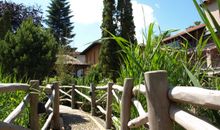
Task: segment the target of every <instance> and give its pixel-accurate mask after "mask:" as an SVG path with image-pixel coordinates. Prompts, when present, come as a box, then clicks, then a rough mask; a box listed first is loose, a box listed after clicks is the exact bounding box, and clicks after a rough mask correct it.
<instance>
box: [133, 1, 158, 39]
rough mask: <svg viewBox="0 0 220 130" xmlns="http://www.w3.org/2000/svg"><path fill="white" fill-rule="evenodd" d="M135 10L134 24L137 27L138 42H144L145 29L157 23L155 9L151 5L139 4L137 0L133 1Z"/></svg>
mask: <svg viewBox="0 0 220 130" xmlns="http://www.w3.org/2000/svg"><path fill="white" fill-rule="evenodd" d="M131 2H132V8H133V16H134V24H135V26H136V28H135V31H136V38H137V40H138V42H143V35H142V32H143V29H145V28H144V27H148V25H149V24H150V23H152V22H154V21H155V18H154V15H153V12H154V10H153V8H152V7H150V6H149V5H146V4H142V3H138V2H137V1H136V0H133V1H131Z"/></svg>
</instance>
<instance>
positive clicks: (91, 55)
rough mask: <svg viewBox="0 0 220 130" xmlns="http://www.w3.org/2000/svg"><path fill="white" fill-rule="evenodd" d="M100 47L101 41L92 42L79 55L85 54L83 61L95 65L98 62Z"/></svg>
mask: <svg viewBox="0 0 220 130" xmlns="http://www.w3.org/2000/svg"><path fill="white" fill-rule="evenodd" d="M100 49H101V41H100V40H96V41H94V42H92V43H91V44H90V45H89V46H88V47H87V48H86V49H85V50H84V51H82V52H81V53H80V55H82V56H85V63H87V64H89V65H95V64H97V63H98V62H99V52H100Z"/></svg>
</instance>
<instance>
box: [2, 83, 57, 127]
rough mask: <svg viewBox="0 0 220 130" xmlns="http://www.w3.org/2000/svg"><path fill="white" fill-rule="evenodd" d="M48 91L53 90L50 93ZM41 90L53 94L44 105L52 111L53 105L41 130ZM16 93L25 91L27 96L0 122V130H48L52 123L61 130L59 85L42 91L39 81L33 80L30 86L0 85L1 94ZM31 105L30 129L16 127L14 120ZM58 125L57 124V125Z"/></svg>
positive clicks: (17, 84) (16, 84)
mask: <svg viewBox="0 0 220 130" xmlns="http://www.w3.org/2000/svg"><path fill="white" fill-rule="evenodd" d="M48 89H51V90H50V91H48ZM41 90H46V91H45V92H46V93H51V94H50V96H49V98H48V100H47V102H46V104H45V105H44V107H45V110H47V111H48V112H49V111H50V110H49V108H50V106H51V104H53V106H52V112H51V113H50V114H49V116H48V118H47V119H46V122H45V124H44V125H43V127H42V128H40V124H39V122H40V120H39V114H40V113H39V112H40V110H39V102H40V101H39V94H40V93H41V92H42V91H41ZM15 91H25V92H27V95H26V96H25V97H24V98H23V100H22V101H21V102H20V104H19V105H18V106H17V107H16V108H15V109H14V110H13V111H12V112H11V113H10V114H9V115H8V117H6V118H5V120H4V121H3V122H0V130H40V129H41V130H46V129H48V128H49V125H50V123H51V122H54V124H53V128H54V129H60V125H59V124H60V123H59V118H60V117H59V85H58V84H57V83H55V84H52V85H49V86H47V87H45V88H44V89H42V87H40V86H39V81H38V80H31V81H30V85H28V84H19V83H13V84H0V93H5V92H15ZM28 103H30V109H29V111H30V115H29V123H30V127H29V128H24V127H22V126H18V125H14V124H13V122H14V120H15V119H16V118H17V117H18V115H19V114H20V113H21V112H22V111H23V110H24V109H25V107H26V106H27V104H28ZM55 123H56V124H55Z"/></svg>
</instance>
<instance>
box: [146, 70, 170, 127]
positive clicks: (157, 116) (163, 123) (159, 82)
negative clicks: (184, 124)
mask: <svg viewBox="0 0 220 130" xmlns="http://www.w3.org/2000/svg"><path fill="white" fill-rule="evenodd" d="M144 77H145V83H146V90H147V95H146V96H147V106H148V107H147V108H148V114H149V128H150V130H172V128H173V127H172V121H171V119H170V117H169V107H170V101H169V99H168V97H167V93H168V80H167V72H166V71H164V70H159V71H149V72H146V73H144Z"/></svg>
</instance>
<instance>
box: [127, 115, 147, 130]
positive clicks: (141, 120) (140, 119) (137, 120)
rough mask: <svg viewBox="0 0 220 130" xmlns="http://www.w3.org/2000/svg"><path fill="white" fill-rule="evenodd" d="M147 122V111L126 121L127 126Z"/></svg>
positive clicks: (132, 126) (140, 124) (131, 126)
mask: <svg viewBox="0 0 220 130" xmlns="http://www.w3.org/2000/svg"><path fill="white" fill-rule="evenodd" d="M146 123H148V113H145V114H142V115H140V116H139V117H137V118H134V119H132V120H130V121H129V122H128V127H129V128H137V127H140V126H142V125H145V124H146Z"/></svg>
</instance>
